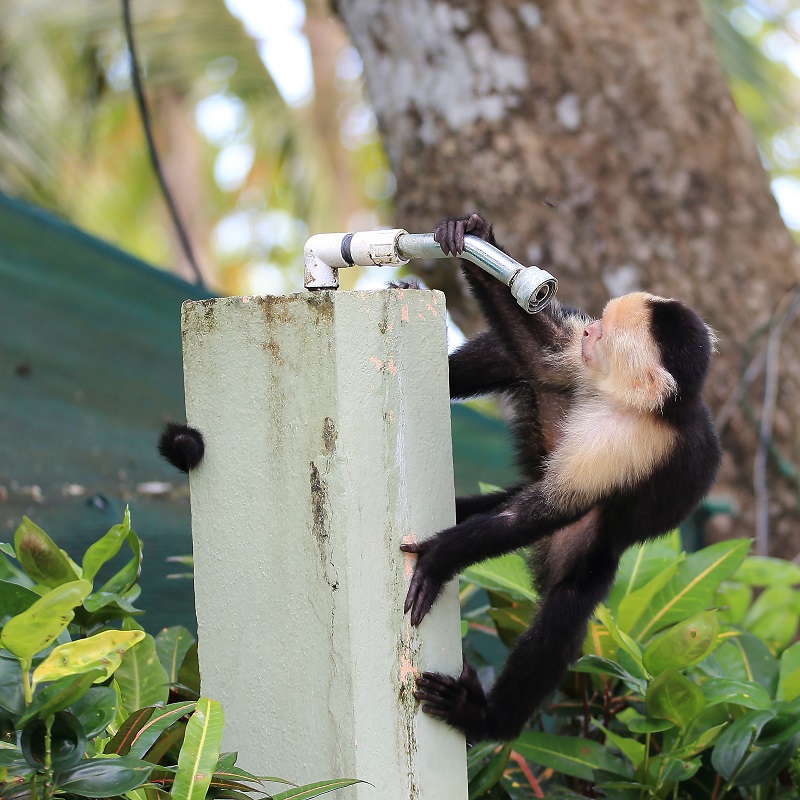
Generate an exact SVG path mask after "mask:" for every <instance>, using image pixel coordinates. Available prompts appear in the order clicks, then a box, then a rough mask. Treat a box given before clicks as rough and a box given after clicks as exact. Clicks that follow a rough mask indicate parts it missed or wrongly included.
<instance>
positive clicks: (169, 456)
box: [158, 422, 206, 473]
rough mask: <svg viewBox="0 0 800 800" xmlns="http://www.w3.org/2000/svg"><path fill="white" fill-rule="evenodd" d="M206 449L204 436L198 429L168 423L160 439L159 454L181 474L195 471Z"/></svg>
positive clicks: (176, 423)
mask: <svg viewBox="0 0 800 800" xmlns="http://www.w3.org/2000/svg"><path fill="white" fill-rule="evenodd" d="M205 449H206V446H205V442H204V441H203V434H202V433H200V431H198V430H197V428H192V427H190V426H189V425H181V424H180V423H178V422H168V423H167V424H166V425H165V426H164V430H163V431H162V432H161V436H160V437H159V439H158V452H159V453H161V455H162V457H163V458H165V459H166V460H167V461H169V463H170V464H172V466H173V467H176V468H177V469H179V470H180V471H181V472H187V473H188V472H189V470H191V469H194V468H195V467H196V466H197V465H198V464H199V463H200V461H201V460H202V458H203V453H204V452H205Z"/></svg>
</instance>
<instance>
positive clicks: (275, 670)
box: [183, 290, 467, 800]
mask: <svg viewBox="0 0 800 800" xmlns="http://www.w3.org/2000/svg"><path fill="white" fill-rule="evenodd" d="M444 311H445V309H444V298H443V296H442V295H441V294H440V293H438V292H430V291H421V290H386V291H381V292H336V293H334V292H325V291H322V292H316V293H303V294H297V295H292V296H290V297H249V298H222V299H218V300H214V301H207V302H202V303H187V304H185V305H184V310H183V335H184V362H185V382H186V402H187V419H188V421H189V423H190V424H192V425H195V426H197V427H198V428H199V429H200V430H202V431H203V433H204V435H205V437H206V442H207V448H206V456H205V458H204V460H203V462H202V463H201V465H200V466H199V467H198V468H197V469H196V470H194V471H193V473H192V474H191V479H190V480H191V491H192V527H193V536H194V542H195V544H194V548H195V549H194V556H195V586H196V594H197V617H198V627H199V641H200V664H201V675H202V689H203V693H204V694H206V695H208V696H211V697H214V698H215V699H217V700H220V701H221V702H222V705H223V707H224V708H225V712H226V728H225V742H224V746H225V747H227V748H229V749H237V750H238V751H239V755H240V763H241V764H242V765H243V766H244V767H245V768H246V769H250V770H252V771H255V772H263V770H264V769H266V768H267V767H268V768H269V771H270V772H271V773H272V774H278V775H282V776H285V777H287V778H289V779H291V780H292V781H295V782H299V783H303V782H311V781H314V780H319V779H321V778H322V777H345V776H346V777H357V778H361V779H363V780H365V781H369V783H370V784H372V785H371V786H370V785H367V784H360V785H358V786H354V787H351V788H348V789H345V790H342V791H341V792H339V795H341V797H342V798H348V799H349V800H353V799H354V798H355V799H356V800H362V799H363V800H371V799H372V798H376V797H380V798H381V799H382V800H395V799H396V800H409V799H410V798H414V800H441V798H448V799H449V798H453V800H460V799H461V798H466V796H467V784H466V765H465V747H464V740H463V738H462V737H461V736H459V735H458V734H456V733H455V732H454V731H452V730H450V729H449V728H447V727H446V726H445V725H442V724H440V723H437V722H436V721H434V720H432V719H431V718H429V717H426V716H425V715H423V714H422V713H421V712H419V709H418V704H417V702H416V700H415V699H414V697H413V686H414V677H415V675H416V674H418V672H419V671H421V670H425V669H436V670H442V671H446V672H451V673H453V672H456V671H458V670H459V669H460V666H461V653H460V636H459V619H458V598H457V592H456V586H455V584H453V585H451V586H450V587H448V589H447V591H446V592H445V593H444V595H443V596H442V598H441V599H440V600H439V601H438V602H437V604H436V606H435V608H434V610H433V612H432V613H431V614H430V615H429V616H428V617H427V618H426V619H425V621H424V623H423V624H422V626H421V629H420V630H419V631H418V630H416V629H412V628H411V626H410V624H409V622H408V617H407V616H404V615H403V601H404V598H405V590H406V587H407V585H408V580H409V578H410V575H411V573H412V571H413V559H414V557H413V556H410V555H406V554H403V553H402V552H401V551H400V550H399V545H400V543H401V542H403V541H406V540H416V539H422V538H424V537H426V536H429V535H431V534H432V533H434V532H435V531H437V530H439V529H441V528H444V527H447V526H449V525H451V524H452V523H453V521H454V505H453V474H452V455H451V449H450V429H449V425H450V422H449V406H448V388H447V350H446V342H445V324H444V317H445V314H444Z"/></svg>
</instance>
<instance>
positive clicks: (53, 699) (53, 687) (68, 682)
mask: <svg viewBox="0 0 800 800" xmlns="http://www.w3.org/2000/svg"><path fill="white" fill-rule="evenodd" d="M102 675H103V670H102V669H95V670H92V671H91V672H87V673H86V674H84V675H68V676H67V677H65V678H62V679H61V680H58V681H56V682H55V683H51V684H50V685H49V686H43V687H39V689H37V691H36V692H35V694H34V695H33V700H32V702H31V704H30V705H29V706H28V708H27V709H26V711H25V713H24V714H23V715H22V717H20V719H19V720H18V722H17V728H21V727H22V726H24V725H27V724H28V723H29V722H30V721H31V720H33V719H37V718H38V719H47V717H48V716H50V714H55V713H56V712H57V711H62V710H63V709H65V708H69V706H71V705H72V704H73V703H74V702H76V701H77V700H79V699H80V698H81V697H83V695H84V694H86V692H87V691H88V690H89V687H90V686H91V685H92V683H93V682H94V681H95V680H96V679H97V678H100V677H102Z"/></svg>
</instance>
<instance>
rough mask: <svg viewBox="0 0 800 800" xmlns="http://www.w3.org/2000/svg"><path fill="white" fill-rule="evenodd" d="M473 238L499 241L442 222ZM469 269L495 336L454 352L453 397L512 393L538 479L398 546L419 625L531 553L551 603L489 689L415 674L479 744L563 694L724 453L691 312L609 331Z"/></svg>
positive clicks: (635, 302)
mask: <svg viewBox="0 0 800 800" xmlns="http://www.w3.org/2000/svg"><path fill="white" fill-rule="evenodd" d="M466 233H471V234H474V235H476V236H479V237H480V238H482V239H484V240H485V241H487V242H489V243H490V244H492V245H495V246H497V243H496V242H495V239H494V235H493V233H492V226H491V225H489V224H488V223H487V222H486V220H484V219H483V218H482V217H481V216H479V215H478V214H472V215H470V216H468V217H463V218H458V219H447V220H444V221H443V222H442V223H440V225H439V227H438V228H437V229H436V233H435V237H434V238H435V239H436V241H437V242H439V244H440V245H441V248H442V250H443V251H444V252H445V253H447V254H449V255H458V254H460V253H461V252H463V249H464V235H465V234H466ZM462 269H463V271H464V274H465V276H466V278H467V281H468V282H469V285H470V288H471V290H472V292H473V294H474V295H475V297H476V299H477V300H478V302H479V304H480V306H481V309H482V311H483V313H484V315H485V317H486V319H487V321H488V323H489V330H488V331H487V332H485V333H481V334H479V335H477V336H475V337H474V338H472V339H471V340H469V341H468V342H467V343H466V344H464V345H463V346H462V347H461V348H459V349H458V350H456V351H455V352H454V353H453V354H452V355H451V356H450V394H451V397H452V398H467V397H474V396H476V395H479V394H487V393H498V392H500V393H504V394H505V395H506V396H507V397H508V398H509V400H510V402H511V405H512V408H513V410H514V419H513V423H512V425H513V429H514V439H515V441H516V446H517V453H518V457H519V462H520V466H521V469H522V472H523V473H524V477H525V480H526V481H527V482H526V483H525V484H523V485H521V486H517V487H515V488H513V489H509V490H507V491H503V492H496V493H494V494H489V495H484V496H481V497H471V498H470V497H468V498H459V499H457V500H456V520H457V522H456V525H454V526H453V527H452V528H448V529H446V530H443V531H440V532H439V533H437V534H436V535H435V536H433V537H431V538H430V539H427V540H425V541H422V542H419V543H418V544H405V545H402V546H401V549H402V550H404V551H405V552H406V553H415V554H416V555H417V563H416V569H415V572H414V576H413V578H412V579H411V584H410V586H409V589H408V595H407V598H406V603H405V610H406V611H410V612H411V623H412V624H413V625H419V624H420V622H422V620H423V618H424V617H425V615H426V614H427V613H428V611H429V610H430V608H431V606H432V605H433V603H434V601H435V600H436V597H437V596H438V594H439V592H440V590H441V588H442V586H443V585H444V584H445V583H446V582H447V581H449V580H450V579H451V578H453V577H454V576H455V575H457V574H458V573H459V572H460V571H461V570H462V569H464V568H465V567H468V566H469V565H470V564H475V563H476V562H478V561H482V560H483V559H485V558H489V557H492V556H498V555H500V554H502V553H508V552H510V551H512V550H516V549H517V548H519V547H523V546H526V545H530V546H532V553H531V565H532V570H533V575H534V583H535V585H536V588H537V590H538V592H539V594H540V598H541V602H540V605H539V608H538V610H537V611H536V612H535V614H534V616H533V620H532V622H531V625H530V627H529V628H528V629H527V630H526V631H525V632H524V633H523V634H522V635H521V636H520V637H519V639H517V641H516V643H515V644H514V646H513V647H512V649H511V651H510V652H509V654H508V657H507V659H506V662H505V664H504V666H503V669H502V671H501V672H500V675H499V676H498V678H497V681H496V682H495V684H494V686H493V687H492V688H491V690H490V691H489V692H488V694H486V693H485V692H484V690H483V688H482V687H481V685H480V683H479V681H478V678H477V675H476V673H475V670H474V669H473V668H472V667H471V666H470V665H469V664H468V663H466V662H465V664H464V669H463V671H462V672H461V674H460V675H459V676H458V677H451V676H448V675H442V674H439V673H432V672H425V673H422V674H421V675H420V676H419V677H418V678H417V691H416V692H415V696H416V697H417V699H418V700H420V701H421V703H422V710H423V711H424V712H426V713H427V714H430V715H431V716H433V717H436V718H438V719H441V720H443V721H444V722H446V723H448V724H449V725H452V726H453V727H455V728H457V729H458V730H460V731H463V733H464V734H465V735H466V737H467V740H468V741H470V742H477V741H480V740H482V739H511V738H513V737H515V736H516V735H518V734H519V732H520V731H521V729H522V727H523V725H524V724H525V722H526V720H527V719H528V718H529V717H530V715H531V714H532V713H533V711H534V710H535V709H536V707H537V706H538V705H539V704H540V703H541V702H542V701H543V700H544V699H545V698H546V697H547V696H548V695H549V694H550V693H551V692H553V691H554V690H555V689H556V688H557V687H558V685H559V683H560V682H561V679H562V678H563V676H564V674H565V672H566V671H567V669H568V667H569V665H570V663H571V662H572V661H573V660H574V659H575V658H576V657H577V656H578V655H579V652H580V648H581V644H582V642H583V639H584V637H585V635H586V627H587V623H588V621H589V620H590V619H591V616H592V612H593V611H594V609H595V607H596V605H597V604H598V603H599V602H601V601H602V600H603V599H604V598H605V596H606V594H607V592H608V590H609V588H610V586H611V584H612V582H613V580H614V576H615V574H616V571H617V566H618V564H619V560H620V557H621V556H622V554H623V552H624V551H625V550H626V549H627V548H628V547H630V546H631V545H633V544H637V543H640V542H644V541H647V540H648V539H653V538H655V537H657V536H661V535H662V534H664V533H667V532H668V531H670V530H672V529H673V528H675V526H676V525H678V523H680V522H681V521H683V520H684V519H685V518H686V517H687V516H688V515H689V514H690V513H691V512H692V510H693V509H694V508H695V506H696V505H697V503H698V502H699V501H700V500H701V499H702V498H703V497H704V495H705V494H706V492H708V490H709V488H710V487H711V485H712V483H713V482H714V479H715V476H716V473H717V469H718V467H719V462H720V446H719V441H718V439H717V435H716V432H715V431H714V427H713V425H712V423H711V418H710V415H709V412H708V408H707V407H706V405H705V403H704V401H703V398H702V389H703V382H704V380H705V377H706V372H707V370H708V364H709V359H710V356H711V353H712V350H713V343H714V337H713V334H712V333H711V331H710V329H709V328H708V327H707V326H706V325H705V323H704V322H703V321H702V320H701V319H700V317H698V315H697V314H696V313H695V312H694V311H692V310H691V309H690V308H687V306H685V305H684V304H683V303H681V302H679V301H677V300H669V299H665V298H662V297H655V296H653V295H650V294H645V293H644V292H636V293H634V294H629V295H626V296H624V297H619V298H617V299H615V300H611V301H610V302H609V303H608V305H607V306H606V308H605V310H604V312H603V317H602V319H599V320H591V319H589V318H587V317H586V316H584V315H583V314H581V313H578V312H575V311H572V310H567V309H566V308H564V307H562V306H561V305H560V304H559V303H558V301H557V300H552V301H551V302H550V304H549V305H548V306H547V307H546V308H545V309H544V310H543V311H541V312H540V313H538V314H533V315H529V314H527V313H525V311H523V310H522V309H521V308H520V307H519V306H518V305H517V303H516V301H515V300H514V298H513V297H512V295H511V293H510V292H509V291H508V288H507V287H506V286H504V285H503V284H502V283H500V282H499V281H498V280H496V279H495V278H493V277H491V276H490V275H488V274H487V273H486V272H484V271H483V270H481V269H480V268H479V267H477V266H475V265H474V264H471V263H470V262H468V261H466V260H462Z"/></svg>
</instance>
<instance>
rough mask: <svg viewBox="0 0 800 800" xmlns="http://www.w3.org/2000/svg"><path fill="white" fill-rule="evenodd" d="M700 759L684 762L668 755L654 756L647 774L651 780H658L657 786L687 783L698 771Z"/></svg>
mask: <svg viewBox="0 0 800 800" xmlns="http://www.w3.org/2000/svg"><path fill="white" fill-rule="evenodd" d="M700 763H701V762H700V759H699V758H693V759H691V760H688V761H687V760H685V759H682V758H674V757H671V756H669V755H664V756H656V757H655V758H653V759H652V760H651V761H650V764H649V766H648V769H647V772H648V774H649V776H650V777H651V778H656V779H658V783H659V785H660V786H661V785H664V784H665V783H678V782H679V781H688V780H689V778H692V777H694V775H695V773H696V772H697V770H699V769H700Z"/></svg>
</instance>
